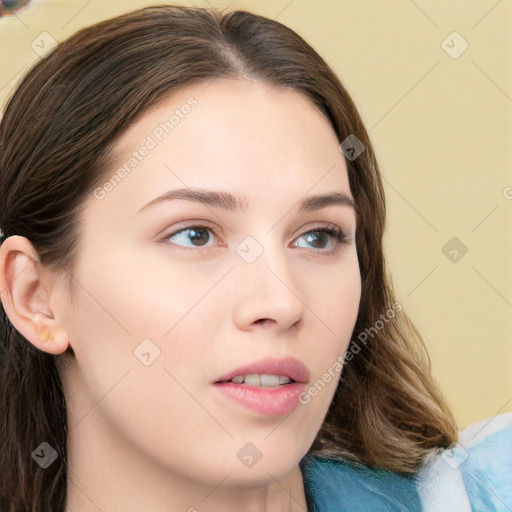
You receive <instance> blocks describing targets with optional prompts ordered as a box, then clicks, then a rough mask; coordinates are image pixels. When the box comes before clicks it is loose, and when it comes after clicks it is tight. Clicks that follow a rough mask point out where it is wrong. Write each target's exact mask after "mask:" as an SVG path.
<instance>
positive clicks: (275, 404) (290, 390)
mask: <svg viewBox="0 0 512 512" xmlns="http://www.w3.org/2000/svg"><path fill="white" fill-rule="evenodd" d="M213 386H214V387H216V388H217V389H219V390H220V392H221V393H224V394H225V395H226V396H228V397H230V398H232V399H233V400H236V401H237V402H239V403H241V404H242V405H244V406H245V407H247V408H248V409H250V410H251V411H254V412H256V413H258V414H263V415H265V416H280V415H283V414H288V413H290V412H292V411H293V410H294V409H295V408H296V407H297V406H298V405H299V395H300V393H301V392H302V391H303V390H304V388H305V384H303V383H301V382H293V383H290V384H285V385H282V386H279V387H274V388H265V387H256V386H247V385H245V384H235V383H234V382H215V383H214V384H213Z"/></svg>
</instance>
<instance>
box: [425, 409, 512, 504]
mask: <svg viewBox="0 0 512 512" xmlns="http://www.w3.org/2000/svg"><path fill="white" fill-rule="evenodd" d="M418 492H419V495H420V498H421V501H422V504H423V510H424V511H425V512H437V511H445V510H458V511H460V512H465V511H467V512H471V511H480V510H482V511H483V510H493V511H511V510H512V413H504V414H499V415H497V416H494V417H491V418H487V419H484V420H481V421H478V422H476V423H473V424H471V425H470V426H469V427H467V428H465V429H464V430H463V431H462V432H461V433H460V434H459V440H458V442H457V443H454V444H453V445H452V446H450V447H449V448H447V449H444V450H442V451H440V453H439V454H438V455H437V456H436V457H434V458H433V459H432V460H431V461H430V462H429V464H428V465H426V466H425V467H424V468H423V469H422V470H421V472H420V473H419V475H418Z"/></svg>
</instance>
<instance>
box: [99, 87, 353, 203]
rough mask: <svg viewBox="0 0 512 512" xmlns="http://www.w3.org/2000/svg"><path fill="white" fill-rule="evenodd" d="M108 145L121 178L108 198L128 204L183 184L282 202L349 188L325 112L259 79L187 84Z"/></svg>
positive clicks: (295, 95)
mask: <svg viewBox="0 0 512 512" xmlns="http://www.w3.org/2000/svg"><path fill="white" fill-rule="evenodd" d="M114 150H115V155H116V160H115V163H114V165H113V168H112V169H111V171H112V173H113V174H115V173H116V172H118V171H119V170H120V169H124V171H123V172H122V174H123V176H124V177H123V179H122V180H121V183H119V184H118V185H116V187H115V189H116V190H114V192H113V193H109V201H111V200H117V201H122V202H123V206H126V204H127V203H126V199H127V198H128V202H130V201H132V199H133V202H134V204H133V208H132V210H133V209H137V210H138V209H139V208H141V207H142V206H143V205H144V204H146V203H147V202H148V201H150V200H152V199H153V198H154V197H155V196H156V195H158V194H161V193H162V192H163V191H165V190H170V189H173V188H183V187H202V188H210V189H224V190H231V191H232V192H233V193H235V194H239V195H243V196H245V197H249V198H250V197H251V196H258V197H259V198H260V199H263V198H264V197H267V198H274V199H277V200H279V199H282V200H284V201H285V202H289V201H288V199H287V198H288V197H289V198H290V200H291V199H292V198H295V199H299V198H300V197H301V196H303V195H305V194H306V193H308V192H309V191H311V192H314V193H321V192H325V191H332V190H338V191H341V192H345V193H348V194H350V187H349V184H348V176H347V170H346V165H345V159H344V157H343V154H342V153H341V151H340V150H339V147H338V140H337V137H336V134H335V132H334V130H333V128H332V126H331V124H330V122H329V121H328V119H327V118H326V117H325V116H324V115H323V114H322V113H321V112H320V111H319V110H318V109H317V108H316V107H315V106H314V105H313V104H312V103H311V102H310V101H309V100H308V99H307V98H306V97H305V96H303V95H302V94H300V93H298V92H296V91H292V90H290V89H277V88H274V87H272V86H269V85H266V84H263V83H261V82H251V81H242V80H215V81H213V82H211V83H209V84H204V83H203V84H196V85H194V86H190V87H187V88H185V89H183V90H181V91H180V92H179V93H177V94H175V95H173V96H171V97H168V98H166V99H164V100H162V101H160V102H159V103H158V104H157V105H155V106H154V107H152V108H151V109H150V110H148V111H147V112H145V113H144V114H143V115H142V116H141V117H140V118H139V119H138V120H137V121H136V122H135V123H134V124H132V126H130V128H129V129H128V130H127V131H126V132H125V133H124V134H123V136H122V137H121V138H120V139H119V140H118V142H117V143H116V145H115V148H114ZM112 176H113V175H112ZM107 179H108V178H107ZM122 191H124V192H125V194H123V193H122ZM123 195H124V196H125V197H123ZM116 198H117V199H116Z"/></svg>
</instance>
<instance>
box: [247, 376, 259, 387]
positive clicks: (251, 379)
mask: <svg viewBox="0 0 512 512" xmlns="http://www.w3.org/2000/svg"><path fill="white" fill-rule="evenodd" d="M244 380H245V383H246V384H247V385H248V386H259V385H260V376H259V375H258V374H257V373H250V374H249V375H246V376H245V379H244Z"/></svg>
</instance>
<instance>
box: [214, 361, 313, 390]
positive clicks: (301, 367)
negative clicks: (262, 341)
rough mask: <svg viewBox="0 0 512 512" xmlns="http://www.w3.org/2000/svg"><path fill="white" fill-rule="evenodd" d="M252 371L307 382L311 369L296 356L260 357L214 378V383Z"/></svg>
mask: <svg viewBox="0 0 512 512" xmlns="http://www.w3.org/2000/svg"><path fill="white" fill-rule="evenodd" d="M250 373H267V374H270V375H282V376H284V377H288V378H289V379H291V380H293V381H295V382H302V383H306V382H308V381H309V370H308V368H307V366H306V365H305V364H304V363H303V362H302V361H299V360H298V359H296V358H295V357H291V356H290V357H285V358H282V359H276V358H272V357H267V358H264V359H258V360H256V361H253V362H251V363H248V364H244V365H243V366H239V367H238V368H235V369H233V370H230V371H229V372H227V373H225V374H224V375H221V376H220V377H218V378H216V379H215V380H214V383H217V382H222V381H230V380H231V379H232V378H233V377H235V376H236V375H248V374H250Z"/></svg>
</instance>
